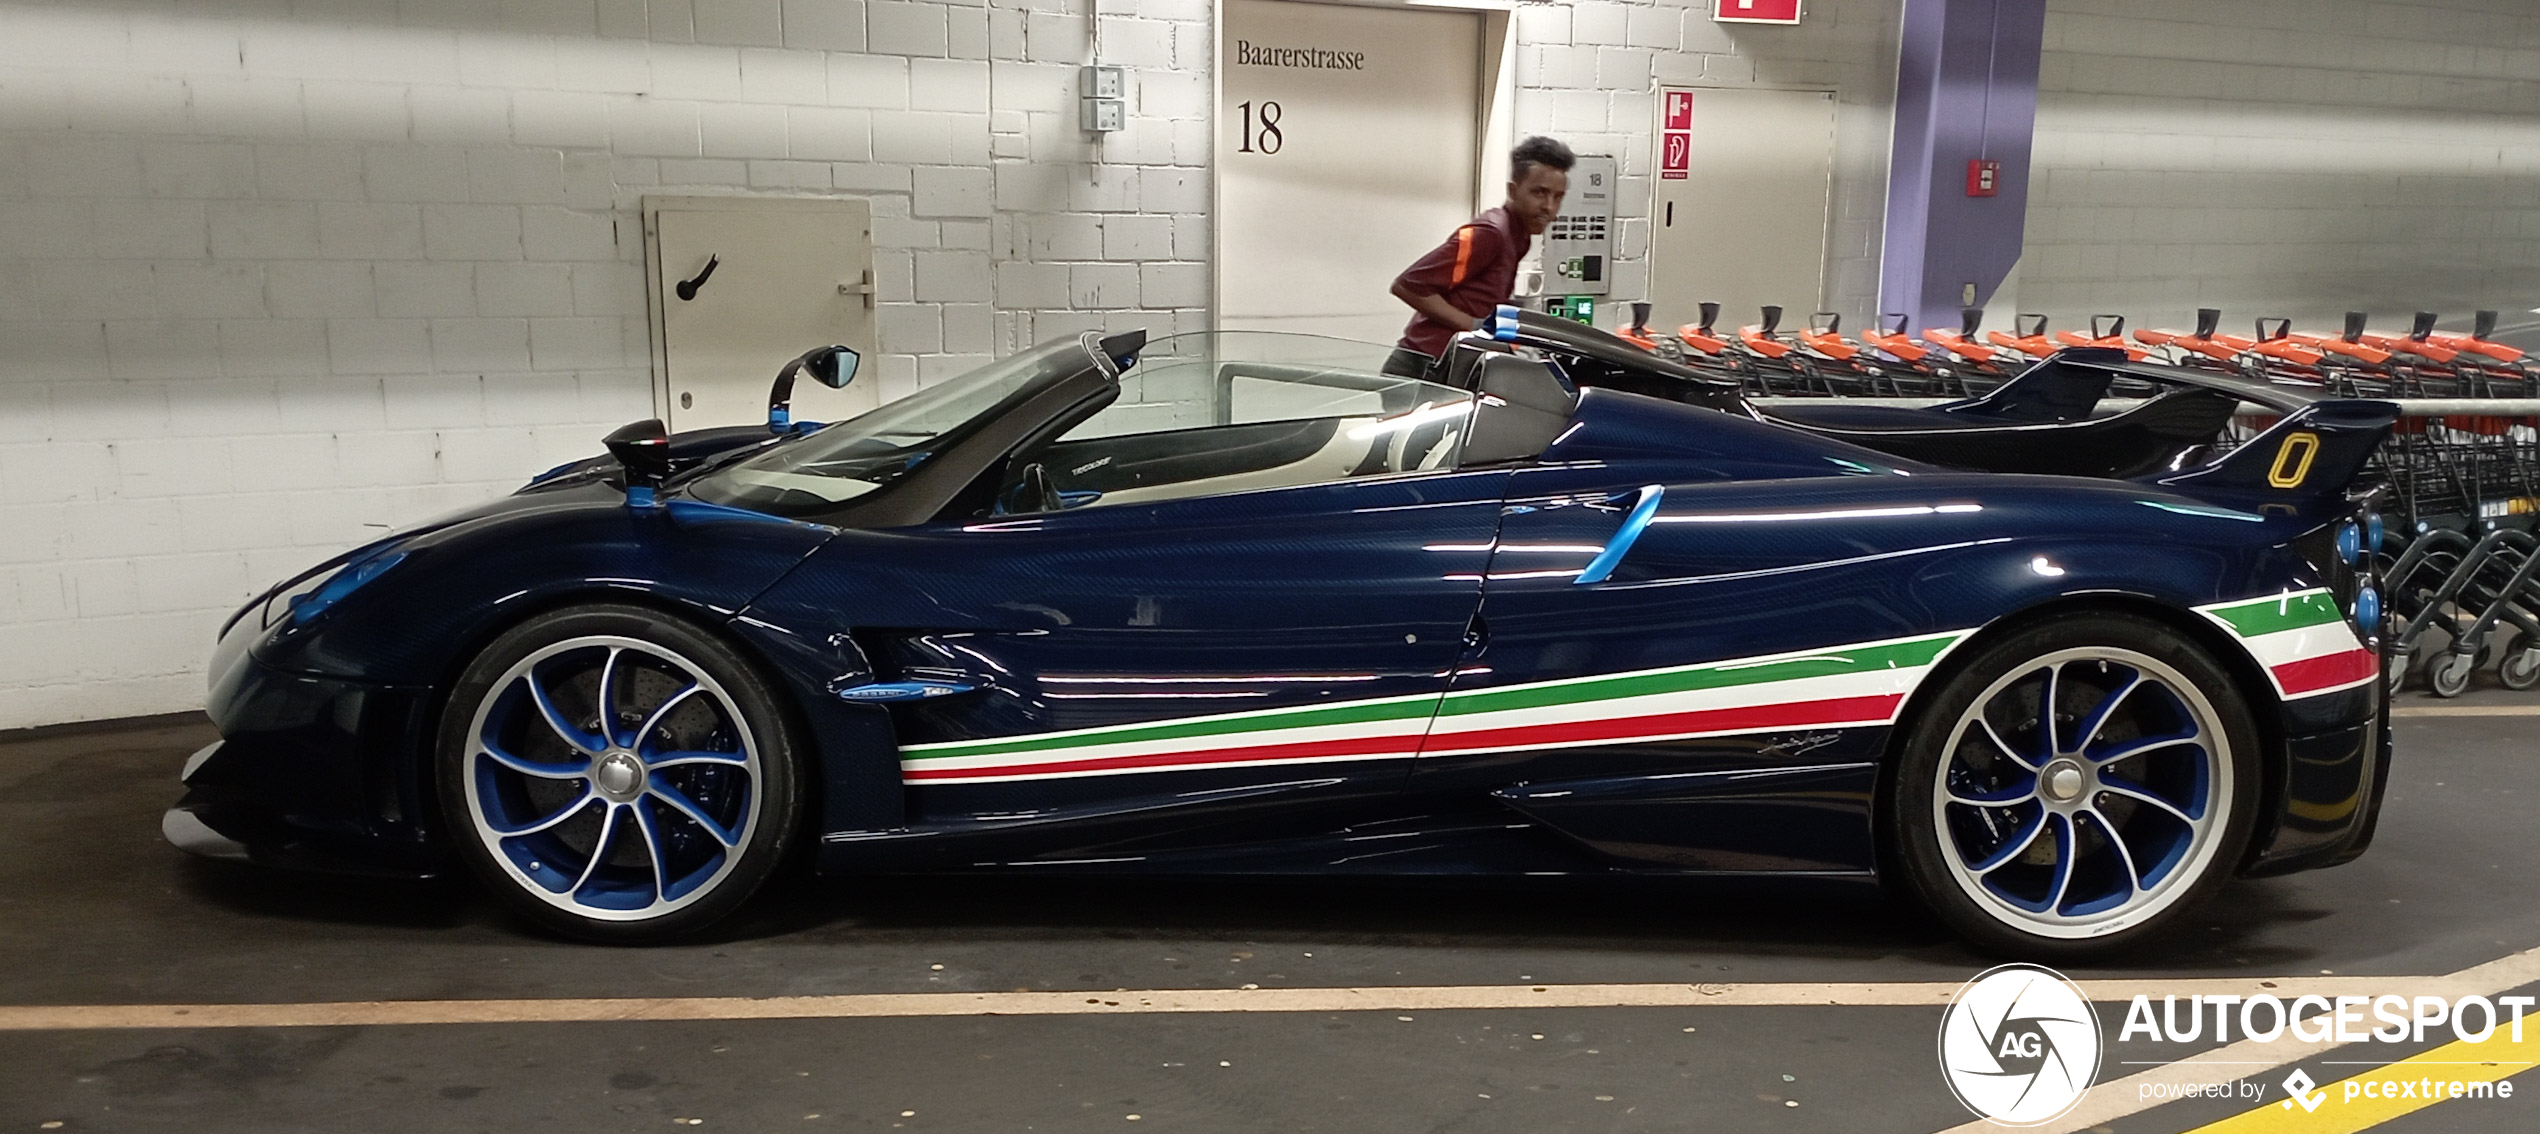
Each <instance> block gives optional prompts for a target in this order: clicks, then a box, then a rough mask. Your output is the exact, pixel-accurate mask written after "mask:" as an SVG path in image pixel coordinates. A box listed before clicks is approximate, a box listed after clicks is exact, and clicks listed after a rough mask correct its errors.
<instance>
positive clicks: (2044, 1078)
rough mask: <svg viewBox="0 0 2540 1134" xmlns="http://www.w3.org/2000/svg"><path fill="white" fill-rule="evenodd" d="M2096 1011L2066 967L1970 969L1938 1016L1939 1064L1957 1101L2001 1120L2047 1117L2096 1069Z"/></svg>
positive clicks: (2068, 1104)
mask: <svg viewBox="0 0 2540 1134" xmlns="http://www.w3.org/2000/svg"><path fill="white" fill-rule="evenodd" d="M2099 1054H2100V1052H2099V1016H2098V1013H2096V1012H2094V1011H2092V1009H2091V1007H2090V998H2089V997H2086V996H2083V995H2082V992H2081V988H2080V986H2078V985H2075V984H2074V983H2073V982H2071V981H2069V980H2066V979H2064V974H2062V973H2059V972H2056V971H2055V970H2053V969H2048V968H2042V967H2040V966H2037V965H2001V966H1998V967H1995V968H1990V969H1986V970H1985V971H1983V972H1981V973H1978V974H1976V978H1975V979H1974V980H1971V981H1968V982H1967V983H1966V984H1965V985H1964V986H1963V987H1961V988H1959V989H1958V994H1957V995H1956V996H1953V997H1951V998H1950V999H1949V1008H1948V1010H1947V1011H1946V1012H1944V1013H1943V1014H1942V1015H1941V1018H1940V1071H1941V1076H1942V1077H1943V1078H1944V1079H1946V1080H1947V1081H1948V1083H1949V1090H1950V1092H1951V1093H1952V1094H1955V1095H1957V1096H1958V1101H1959V1102H1960V1103H1962V1104H1964V1105H1965V1106H1966V1108H1967V1109H1968V1110H1972V1111H1974V1112H1975V1113H1976V1115H1977V1116H1978V1117H1981V1118H1986V1119H1990V1120H1992V1121H1994V1122H1996V1123H1999V1124H2001V1125H2004V1126H2036V1125H2039V1124H2041V1123H2046V1122H2051V1121H2053V1120H2055V1119H2056V1118H2058V1117H2061V1116H2062V1115H2063V1113H2064V1112H2065V1111H2068V1110H2071V1109H2072V1108H2073V1104H2075V1103H2078V1102H2080V1101H2081V1096H2082V1092H2084V1091H2087V1090H2089V1089H2090V1083H2091V1080H2093V1079H2096V1078H2097V1077H2098V1075H2099Z"/></svg>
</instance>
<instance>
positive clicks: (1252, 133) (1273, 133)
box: [1235, 102, 1288, 154]
mask: <svg viewBox="0 0 2540 1134" xmlns="http://www.w3.org/2000/svg"><path fill="white" fill-rule="evenodd" d="M1236 109H1237V110H1240V111H1242V112H1243V118H1244V125H1243V134H1242V135H1241V136H1240V137H1241V139H1242V140H1241V143H1240V144H1238V145H1237V146H1236V147H1235V152H1236V153H1244V154H1275V153H1278V152H1279V147H1280V146H1282V145H1285V144H1287V140H1288V139H1287V135H1285V134H1282V133H1280V132H1279V104H1278V103H1276V102H1264V103H1262V104H1261V110H1260V114H1259V116H1258V119H1257V122H1256V118H1255V115H1254V112H1253V104H1252V103H1250V102H1244V103H1240V104H1238V105H1237V107H1236Z"/></svg>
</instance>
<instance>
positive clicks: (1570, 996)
mask: <svg viewBox="0 0 2540 1134" xmlns="http://www.w3.org/2000/svg"><path fill="white" fill-rule="evenodd" d="M2510 959H2511V958H2508V960H2510ZM2491 963H2492V962H2491ZM2462 975H2463V974H2459V973H2455V974H2453V975H2451V976H2448V977H2418V978H2387V979H2385V978H2380V977H2356V976H2309V977H2293V976H2286V977H2264V976H2234V977H2205V978H2198V979H2192V980H2146V979H2142V978H2121V979H2109V980H2085V981H2082V982H2081V986H2082V990H2083V992H2084V993H2085V994H2087V995H2088V996H2089V997H2090V998H2091V999H2092V1000H2095V1001H2098V1002H2101V1003H2123V1002H2125V1001H2127V1000H2129V999H2131V998H2132V997H2134V996H2135V995H2136V994H2138V993H2140V994H2144V995H2150V996H2161V995H2179V996H2189V995H2205V996H2217V995H2231V996H2243V997H2245V996H2254V995H2257V994H2259V993H2264V992H2272V993H2274V994H2276V995H2278V996H2300V995H2317V996H2328V997H2335V996H2341V995H2358V996H2361V995H2370V994H2372V993H2375V992H2380V991H2384V990H2386V989H2388V988H2390V987H2391V986H2392V985H2393V982H2394V981H2396V982H2397V983H2398V984H2400V985H2401V986H2404V987H2407V988H2409V989H2411V990H2419V989H2421V990H2425V991H2429V992H2430V991H2434V990H2439V989H2448V988H2450V987H2452V986H2453V985H2455V984H2457V983H2459V980H2460V978H2461V977H2462ZM1959 987H1960V986H1959V984H1958V983H1956V982H1947V981H1942V982H1923V981H1898V982H1892V983H1869V982H1863V983H1818V982H1804V981H1794V982H1788V983H1758V984H1518V985H1489V984H1484V985H1473V984H1450V985H1388V986H1375V987H1360V988H1148V989H1115V990H1112V991H1108V992H1106V991H1103V990H1100V989H1086V990H1081V991H1074V992H1032V991H1016V992H878V993H846V994H840V995H831V996H677V997H611V998H587V999H586V998H573V997H552V998H535V999H484V1000H339V1001H318V1002H309V1003H274V1004H24V1005H7V1006H0V1032H11V1031H90V1030H99V1029H115V1028H315V1027H348V1026H412V1025H422V1024H531V1023H588V1022H599V1021H617V1022H633V1021H665V1020H690V1021H695V1020H810V1019H878V1018H889V1017H926V1016H1135V1015H1155V1014H1164V1013H1194V1012H1408V1011H1415V1010H1425V1011H1471V1010H1498V1009H1510V1008H1783V1007H1793V1008H1796V1007H1852V1008H1867V1007H1931V1008H1937V1007H1940V1006H1942V1005H1944V1004H1947V1003H1949V998H1950V996H1951V995H1953V994H1955V993H1956V992H1957V991H1958V989H1959Z"/></svg>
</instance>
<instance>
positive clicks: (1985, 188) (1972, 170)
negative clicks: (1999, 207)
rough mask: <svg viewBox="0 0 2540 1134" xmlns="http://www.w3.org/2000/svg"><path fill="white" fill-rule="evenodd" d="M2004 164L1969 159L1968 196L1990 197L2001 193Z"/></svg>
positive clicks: (1981, 159)
mask: <svg viewBox="0 0 2540 1134" xmlns="http://www.w3.org/2000/svg"><path fill="white" fill-rule="evenodd" d="M2001 181H2002V163H2001V162H1998V161H1987V160H1985V159H1983V158H1969V159H1967V195H1968V196H1970V197H1990V196H1993V195H1995V194H1996V193H1998V192H2000V191H2001Z"/></svg>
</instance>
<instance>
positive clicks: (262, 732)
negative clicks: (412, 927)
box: [160, 650, 447, 878]
mask: <svg viewBox="0 0 2540 1134" xmlns="http://www.w3.org/2000/svg"><path fill="white" fill-rule="evenodd" d="M222 653H223V655H224V656H223V657H221V658H218V659H216V660H217V661H218V662H220V663H224V664H220V665H219V666H218V672H217V673H215V675H214V677H213V681H212V694H211V702H210V706H209V708H210V713H211V716H212V721H213V723H214V724H215V725H216V726H218V727H219V729H220V731H221V739H220V740H219V741H218V742H216V743H214V744H211V745H209V746H206V747H205V748H204V749H203V750H202V751H200V752H197V753H195V754H194V757H193V758H192V759H190V760H188V761H187V762H186V767H185V771H184V773H183V781H184V784H185V788H186V791H185V795H184V797H183V798H182V799H180V800H178V801H177V804H176V806H175V807H173V808H171V809H169V811H168V813H167V814H166V815H165V816H164V817H162V818H161V820H160V831H161V833H162V834H164V835H165V836H166V837H167V839H168V841H169V842H170V843H172V844H174V845H175V846H177V847H178V848H179V849H182V850H185V851H188V852H190V853H193V854H198V855H203V856H205V857H210V858H226V859H238V860H244V861H249V862H255V863H260V864H265V865H272V866H283V867H292V868H299V869H309V870H324V871H331V872H340V873H354V874H369V875H384V876H392V877H408V878H411V877H429V876H432V875H435V874H438V873H441V872H442V871H444V870H445V869H446V868H447V867H446V864H445V863H443V862H442V861H441V858H440V855H439V854H438V853H437V851H436V850H435V847H434V843H433V840H432V838H431V830H430V827H431V809H430V807H429V799H430V796H429V794H428V789H427V787H426V784H425V777H424V775H423V772H422V770H423V769H424V768H425V767H426V765H427V760H426V753H425V748H426V746H427V744H428V738H429V737H430V735H431V730H430V728H429V722H428V721H427V720H426V714H428V712H429V711H430V701H431V698H430V697H429V696H428V694H429V691H428V690H424V689H414V688H404V687H397V686H383V685H372V684H367V683H363V682H356V681H348V680H344V679H341V678H332V677H323V676H318V675H314V674H303V673H291V672H286V671H283V670H278V669H274V668H272V667H269V666H266V665H264V664H263V663H261V662H258V661H256V660H255V659H253V658H252V657H249V656H247V655H246V652H245V651H227V650H224V651H222Z"/></svg>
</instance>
